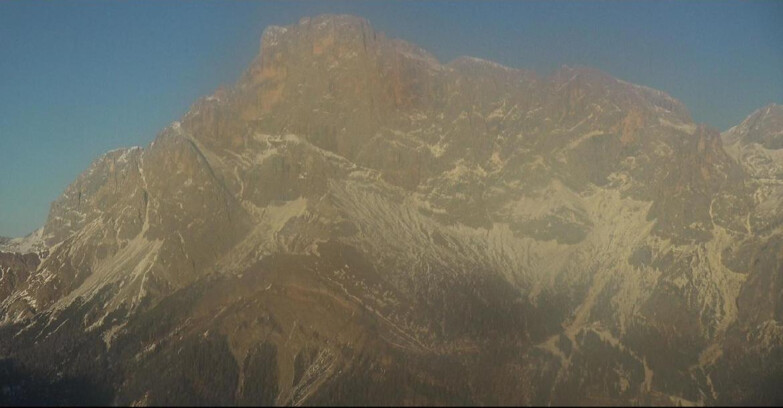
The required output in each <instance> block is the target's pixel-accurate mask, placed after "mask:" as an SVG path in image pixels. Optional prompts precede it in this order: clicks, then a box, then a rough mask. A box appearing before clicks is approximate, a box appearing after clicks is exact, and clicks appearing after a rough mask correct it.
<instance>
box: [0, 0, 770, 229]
mask: <svg viewBox="0 0 783 408" xmlns="http://www.w3.org/2000/svg"><path fill="white" fill-rule="evenodd" d="M322 13H350V14H356V15H360V16H363V17H366V18H367V19H369V20H370V22H371V23H372V24H373V26H374V27H375V29H376V30H379V31H383V32H385V33H386V34H388V35H390V36H394V37H399V38H403V39H405V40H408V41H411V42H414V43H416V44H418V45H420V46H422V47H423V48H425V49H427V50H429V51H430V52H432V53H433V54H434V55H435V56H437V57H438V58H439V59H440V60H441V61H442V62H448V61H450V60H452V59H454V58H456V57H458V56H461V55H470V56H476V57H481V58H485V59H490V60H495V61H498V62H500V63H503V64H506V65H509V66H514V67H520V68H526V69H533V70H535V71H537V72H539V73H541V74H544V75H546V74H548V73H551V72H552V70H554V69H556V68H558V67H559V66H561V65H564V64H565V65H584V66H591V67H595V68H599V69H602V70H604V71H606V72H608V73H610V74H612V75H614V76H616V77H618V78H621V79H625V80H628V81H631V82H635V83H639V84H642V85H647V86H651V87H654V88H657V89H661V90H663V91H666V92H668V93H669V94H671V95H672V96H674V97H675V98H677V99H680V100H681V101H683V102H684V103H685V104H686V105H687V106H688V107H689V108H690V110H691V112H692V113H693V116H694V119H696V120H697V121H699V122H704V123H707V124H709V125H712V126H714V127H716V128H718V129H721V130H724V129H726V128H728V127H730V126H732V125H734V124H736V123H738V122H740V121H741V120H742V119H743V118H744V117H745V116H746V115H748V114H749V113H751V112H752V111H754V110H755V109H757V108H759V107H761V106H764V105H766V104H769V103H771V102H777V103H783V2H781V1H709V2H706V1H684V2H673V1H657V2H652V1H630V2H620V1H600V2H590V1H578V2H568V1H554V2H534V1H526V2H507V1H501V2H491V1H489V2H486V1H482V2H380V1H375V2H361V3H359V2H328V1H327V2H244V1H243V2H239V1H227V2H217V1H208V2H207V1H188V2H178V1H177V2H175V1H161V2H150V1H145V2H129V1H111V2H108V1H106V2H97V1H69V2H43V1H30V2H27V1H25V2H22V1H2V2H0V235H5V236H20V235H24V234H26V233H29V232H31V231H32V230H34V229H35V228H37V227H38V226H41V225H43V223H44V222H45V220H46V215H47V214H48V210H49V204H50V203H51V201H53V200H54V199H55V198H56V197H57V196H58V195H59V194H60V193H61V192H62V191H63V190H64V189H65V187H66V186H67V185H68V183H70V182H71V181H73V180H74V179H75V178H76V176H77V175H78V174H79V173H81V172H82V171H83V170H84V169H86V168H87V166H88V165H89V164H90V162H91V161H92V160H94V159H95V158H96V157H98V156H100V155H101V154H102V153H103V152H105V151H107V150H111V149H114V148H117V147H123V146H133V145H147V144H148V143H149V142H151V141H152V140H153V139H154V137H155V135H156V134H157V132H158V131H160V130H161V129H162V128H164V127H165V126H166V125H167V124H168V123H170V122H172V121H174V120H177V119H178V118H179V117H180V116H181V115H183V114H184V113H185V112H186V111H187V110H188V107H189V106H190V104H191V103H193V102H194V101H195V100H196V99H197V98H198V97H199V96H203V95H206V94H209V93H211V92H212V91H213V90H214V89H216V88H217V87H218V86H220V85H222V84H231V83H233V82H234V81H235V80H236V79H237V78H238V77H239V75H240V74H241V72H242V71H243V70H244V68H245V67H246V66H247V65H248V64H249V63H250V61H251V60H252V59H253V57H254V56H255V55H256V53H257V51H258V46H259V38H260V35H261V32H262V31H263V29H264V27H266V26H267V25H270V24H276V25H286V24H291V23H294V22H296V21H298V20H299V18H301V17H303V16H311V15H317V14H322Z"/></svg>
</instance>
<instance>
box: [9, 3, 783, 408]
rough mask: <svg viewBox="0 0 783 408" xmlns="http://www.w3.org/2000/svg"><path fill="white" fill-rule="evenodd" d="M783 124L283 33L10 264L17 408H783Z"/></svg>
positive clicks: (618, 86) (77, 188)
mask: <svg viewBox="0 0 783 408" xmlns="http://www.w3.org/2000/svg"><path fill="white" fill-rule="evenodd" d="M760 112H764V111H763V110H762V111H760ZM775 112H779V107H776V106H772V107H770V108H767V109H766V113H756V114H754V115H752V116H751V117H750V118H749V119H748V120H746V121H745V122H743V124H742V125H740V126H738V127H736V128H734V129H732V130H730V131H729V132H727V133H726V134H724V135H723V136H721V135H720V134H719V133H718V132H717V131H715V130H713V129H711V128H708V127H705V126H703V125H697V124H695V123H693V121H692V120H691V118H690V115H689V114H688V111H687V109H686V108H685V107H684V106H683V105H682V104H681V103H679V102H678V101H676V100H674V99H672V98H671V97H669V96H668V95H666V94H664V93H662V92H659V91H656V90H653V89H649V88H645V87H641V86H637V85H633V84H629V83H626V82H623V81H620V80H617V79H615V78H612V77H610V76H608V75H606V74H604V73H602V72H599V71H595V70H592V69H587V68H569V67H563V68H562V69H560V70H559V71H557V72H556V73H555V74H553V75H552V76H550V77H545V78H542V77H539V76H537V75H535V74H534V73H532V72H528V71H524V70H517V69H512V68H508V67H504V66H501V65H498V64H495V63H493V62H490V61H484V60H480V59H475V58H467V57H466V58H460V59H457V60H455V61H453V62H451V63H449V64H445V65H444V64H441V63H440V62H438V61H437V60H436V59H435V58H434V57H432V56H431V55H430V54H428V53H427V52H426V51H424V50H421V49H420V48H418V47H416V46H414V45H411V44H408V43H405V42H402V41H399V40H394V39H389V38H386V37H385V36H384V35H382V34H379V33H376V32H375V31H373V29H372V28H371V27H370V25H369V24H368V23H367V22H366V21H365V20H363V19H359V18H356V17H351V16H320V17H316V18H312V19H303V20H302V21H300V22H299V23H298V24H295V25H292V26H288V27H270V28H268V29H267V30H266V31H265V33H264V35H263V37H262V39H261V50H260V54H259V56H258V58H256V60H255V61H254V62H253V63H252V65H251V66H250V67H249V68H248V70H247V71H246V72H245V74H244V75H243V76H242V77H241V78H240V79H239V81H238V82H237V83H236V84H235V85H234V86H232V87H230V88H226V89H220V90H218V91H217V92H215V93H214V94H213V95H211V96H209V97H206V98H203V99H201V100H199V101H197V102H196V103H195V104H194V105H193V107H192V109H191V110H190V112H188V114H187V115H185V117H183V118H182V119H181V120H180V121H178V122H174V123H173V124H172V125H170V126H169V127H167V128H166V129H165V130H163V131H162V132H161V133H160V134H159V135H158V137H157V139H156V140H155V142H153V143H152V144H151V145H150V146H148V147H145V148H132V149H120V150H116V151H113V152H110V153H107V154H106V155H105V156H103V157H101V158H100V159H98V160H97V161H96V162H95V163H93V164H92V165H91V166H90V168H89V169H88V170H87V171H86V172H85V173H83V174H82V175H81V176H80V177H79V178H78V179H77V180H76V181H75V182H74V183H73V184H72V185H70V186H69V187H68V188H67V189H66V191H65V193H64V194H63V195H62V196H61V197H60V198H59V199H58V200H57V201H56V202H55V203H53V204H52V209H51V212H50V216H49V219H48V221H47V223H46V225H45V226H44V228H43V230H42V232H41V233H40V234H39V235H40V236H39V241H36V242H39V244H38V245H39V247H38V253H37V254H32V255H22V254H20V253H18V252H19V251H14V250H13V249H12V248H11V247H9V246H8V245H9V244H8V243H4V244H3V245H4V246H3V247H2V248H0V251H4V252H0V272H2V277H0V319H2V324H0V339H2V341H1V342H0V357H3V358H5V359H7V361H6V366H4V367H5V368H3V367H0V368H3V370H5V371H0V376H2V375H5V377H4V378H7V381H8V383H9V384H10V385H9V386H8V387H7V389H4V390H3V391H2V392H3V393H2V396H0V398H2V399H0V400H2V401H7V402H17V403H19V402H24V401H31V400H30V398H31V395H35V396H36V397H35V398H44V399H43V401H45V398H47V397H48V398H51V399H57V400H60V401H74V402H75V403H76V402H91V401H93V402H94V401H97V402H103V403H117V404H123V405H124V404H206V403H215V404H365V403H373V404H421V403H424V404H427V403H429V404H590V403H612V404H632V403H644V404H674V403H680V402H691V403H698V404H725V403H748V402H755V403H775V402H780V401H781V397H782V396H781V394H780V393H779V391H778V387H777V382H778V381H779V380H780V379H781V375H783V371H781V370H783V367H781V364H780V363H779V362H780V361H783V360H781V359H780V358H779V356H780V353H781V350H783V348H782V347H783V326H781V321H782V320H781V319H783V308H781V305H783V298H782V297H781V293H783V292H781V288H782V287H781V282H783V281H782V280H781V279H780V278H781V271H783V252H782V251H781V248H783V245H782V244H783V234H781V232H782V231H783V230H781V225H782V224H781V222H780V221H781V220H783V218H781V210H780V208H783V207H782V206H781V205H780V203H781V199H783V190H780V189H779V186H780V183H779V181H780V179H781V178H780V176H779V172H778V170H779V169H780V168H783V156H780V155H777V153H775V152H776V151H777V150H776V149H777V148H779V147H781V146H778V145H777V144H775V143H776V142H775V140H777V139H779V137H778V136H780V134H781V131H783V128H782V127H781V123H783V122H781V120H780V115H779V113H778V114H776V113H775ZM776 118H777V119H776ZM724 143H727V146H728V147H727V148H724ZM748 149H752V154H748V153H747V152H749V151H751V150H748ZM761 156H763V157H762V158H759V157H761ZM759 162H763V163H765V164H764V165H763V166H761V165H759V164H758V163H759ZM776 166H777V167H776ZM776 172H778V173H776ZM22 252H25V251H22ZM28 377H29V378H32V379H30V380H27V378H28ZM69 384H72V385H73V386H72V387H69ZM73 388H79V389H81V388H83V389H84V390H86V391H85V392H83V393H77V394H69V393H68V391H67V390H69V389H73ZM32 401H36V400H32Z"/></svg>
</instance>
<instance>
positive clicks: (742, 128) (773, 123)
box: [723, 103, 783, 150]
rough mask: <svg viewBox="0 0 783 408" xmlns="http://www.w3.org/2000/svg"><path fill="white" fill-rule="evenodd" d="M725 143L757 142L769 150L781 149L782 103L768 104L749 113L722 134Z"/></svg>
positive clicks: (782, 145) (782, 133)
mask: <svg viewBox="0 0 783 408" xmlns="http://www.w3.org/2000/svg"><path fill="white" fill-rule="evenodd" d="M723 139H724V141H725V143H726V144H733V143H736V142H739V143H740V144H743V145H747V144H751V143H757V144H759V145H760V146H763V147H764V148H767V149H771V150H778V149H783V105H778V104H776V103H772V104H769V105H767V106H765V107H763V108H761V109H758V110H756V111H755V112H753V113H751V114H750V115H749V116H748V117H747V118H746V119H745V120H744V121H742V123H740V124H739V125H737V126H735V127H733V128H731V129H729V130H727V131H726V132H724V134H723Z"/></svg>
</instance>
